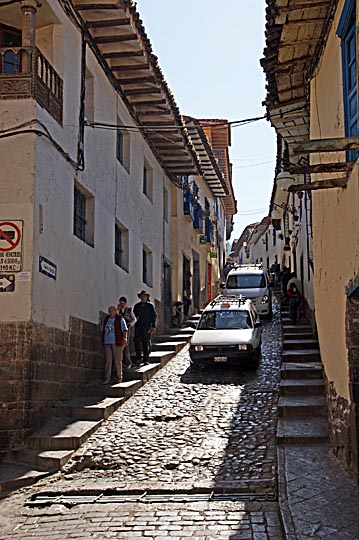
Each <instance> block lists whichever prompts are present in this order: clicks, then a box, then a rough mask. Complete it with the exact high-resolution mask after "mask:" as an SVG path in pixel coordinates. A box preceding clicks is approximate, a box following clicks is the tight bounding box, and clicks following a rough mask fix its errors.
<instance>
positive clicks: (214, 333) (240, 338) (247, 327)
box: [189, 296, 262, 369]
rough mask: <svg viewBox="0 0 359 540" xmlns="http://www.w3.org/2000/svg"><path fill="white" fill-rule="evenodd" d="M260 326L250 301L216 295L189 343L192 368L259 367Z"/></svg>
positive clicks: (204, 312) (239, 297) (238, 297)
mask: <svg viewBox="0 0 359 540" xmlns="http://www.w3.org/2000/svg"><path fill="white" fill-rule="evenodd" d="M261 326H262V323H261V322H260V320H259V317H258V313H257V311H256V309H255V307H254V305H253V303H252V302H251V300H249V299H247V298H244V297H243V296H218V297H217V298H216V299H215V300H213V302H211V303H210V304H208V306H207V307H206V308H205V309H204V311H203V313H202V316H201V318H200V320H199V323H198V326H197V329H196V331H195V332H194V334H193V336H192V338H191V341H190V348H189V354H190V357H191V364H192V366H199V365H202V366H208V365H223V364H227V365H228V364H229V365H239V366H241V365H247V366H248V367H252V368H254V369H256V368H257V367H258V365H259V361H260V356H261V344H262V328H261Z"/></svg>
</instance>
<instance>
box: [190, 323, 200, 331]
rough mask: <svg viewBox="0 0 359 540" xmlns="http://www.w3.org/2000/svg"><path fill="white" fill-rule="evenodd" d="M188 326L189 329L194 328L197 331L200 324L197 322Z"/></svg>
mask: <svg viewBox="0 0 359 540" xmlns="http://www.w3.org/2000/svg"><path fill="white" fill-rule="evenodd" d="M188 326H189V328H193V329H194V330H196V329H197V326H198V323H196V322H190V323H189V324H188Z"/></svg>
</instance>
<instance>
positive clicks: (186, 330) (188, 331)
mask: <svg viewBox="0 0 359 540" xmlns="http://www.w3.org/2000/svg"><path fill="white" fill-rule="evenodd" d="M195 330H196V329H195V328H192V327H190V326H187V327H186V328H177V329H176V333H178V334H181V335H182V334H190V335H191V337H192V334H194V332H195Z"/></svg>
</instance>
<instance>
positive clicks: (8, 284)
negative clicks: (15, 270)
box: [0, 274, 15, 293]
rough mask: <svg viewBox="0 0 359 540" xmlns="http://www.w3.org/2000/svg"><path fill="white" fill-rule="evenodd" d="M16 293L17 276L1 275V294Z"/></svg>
mask: <svg viewBox="0 0 359 540" xmlns="http://www.w3.org/2000/svg"><path fill="white" fill-rule="evenodd" d="M14 291H15V274H0V293H2V292H14Z"/></svg>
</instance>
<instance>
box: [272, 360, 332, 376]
mask: <svg viewBox="0 0 359 540" xmlns="http://www.w3.org/2000/svg"><path fill="white" fill-rule="evenodd" d="M280 374H281V378H282V379H323V367H322V364H321V363H320V362H288V363H286V362H284V363H282V365H281V368H280Z"/></svg>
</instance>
